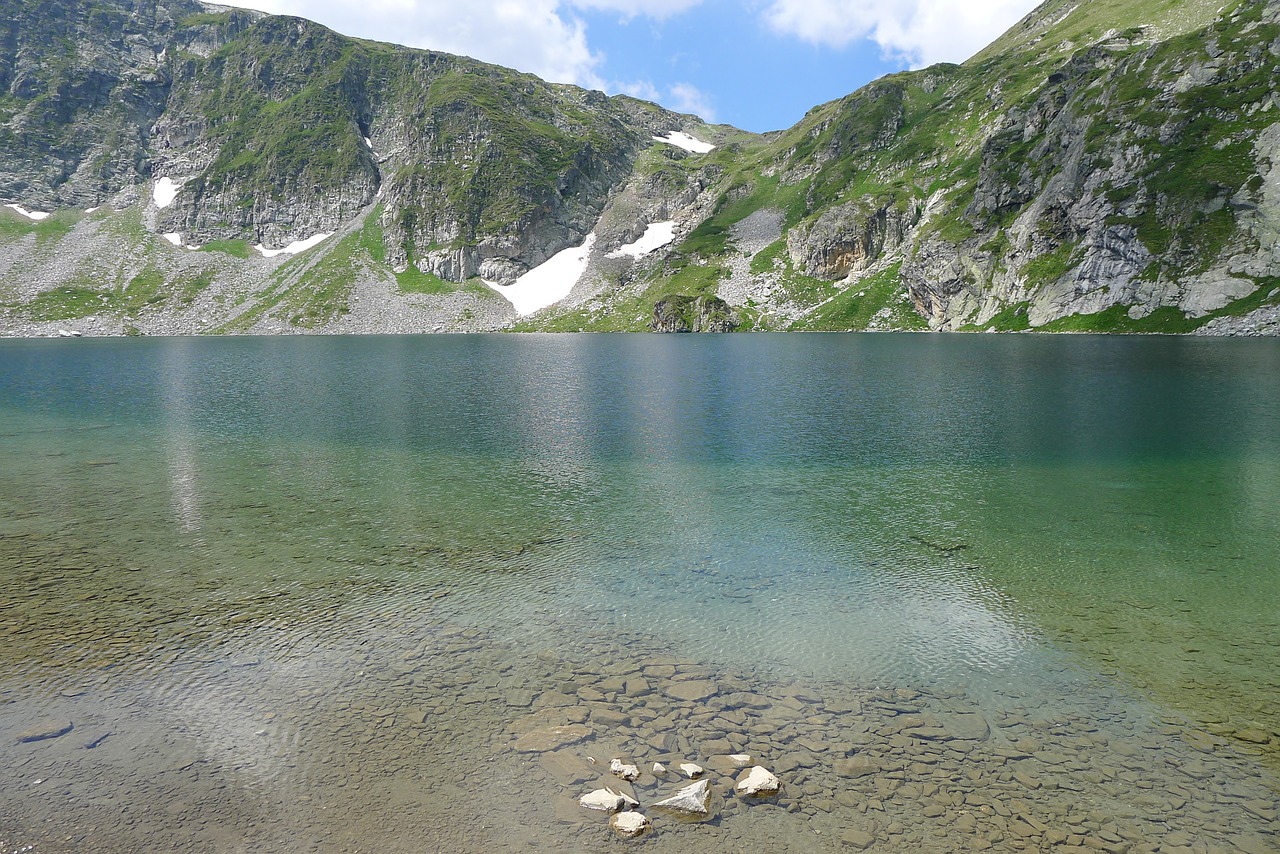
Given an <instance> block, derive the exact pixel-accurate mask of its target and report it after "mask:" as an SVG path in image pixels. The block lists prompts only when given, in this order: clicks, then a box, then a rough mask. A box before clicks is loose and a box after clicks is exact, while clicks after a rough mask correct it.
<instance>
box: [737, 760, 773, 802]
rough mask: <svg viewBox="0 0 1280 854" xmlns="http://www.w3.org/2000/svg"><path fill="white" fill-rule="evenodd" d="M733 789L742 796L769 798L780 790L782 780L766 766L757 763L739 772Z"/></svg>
mask: <svg viewBox="0 0 1280 854" xmlns="http://www.w3.org/2000/svg"><path fill="white" fill-rule="evenodd" d="M733 789H734V791H735V792H737V793H738V794H739V795H740V796H741V797H744V798H771V797H773V796H774V795H776V794H778V792H780V791H782V781H781V780H779V779H778V778H777V777H775V776H774V775H773V773H772V772H770V771H769V770H768V769H767V768H764V767H763V766H760V765H757V766H755V767H754V768H752V769H751V770H750V771H744V772H743V773H742V774H740V775H739V776H738V781H737V783H736V784H735V785H734V787H733Z"/></svg>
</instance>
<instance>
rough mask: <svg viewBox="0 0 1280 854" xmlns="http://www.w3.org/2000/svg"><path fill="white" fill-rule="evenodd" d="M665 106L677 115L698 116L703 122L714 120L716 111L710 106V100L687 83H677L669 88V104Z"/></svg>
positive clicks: (699, 90)
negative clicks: (688, 114) (690, 114)
mask: <svg viewBox="0 0 1280 854" xmlns="http://www.w3.org/2000/svg"><path fill="white" fill-rule="evenodd" d="M667 106H669V107H670V108H671V109H673V110H675V111H676V112H679V113H693V114H694V115H695V116H700V117H701V118H702V119H703V121H708V122H714V121H715V120H716V111H715V108H714V107H712V106H711V99H710V98H709V97H707V94H706V93H705V92H703V91H702V90H701V89H699V88H698V87H696V86H693V85H691V84H689V83H677V84H675V85H674V86H672V87H671V98H670V103H668V104H667Z"/></svg>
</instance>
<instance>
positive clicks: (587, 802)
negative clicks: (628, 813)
mask: <svg viewBox="0 0 1280 854" xmlns="http://www.w3.org/2000/svg"><path fill="white" fill-rule="evenodd" d="M578 805H579V806H582V807H585V808H586V809H589V810H596V811H597V812H608V813H615V812H619V811H621V810H622V808H623V807H625V806H626V805H627V799H626V798H625V797H623V796H622V794H621V793H620V792H614V791H611V790H609V789H596V790H595V791H594V792H588V793H587V794H585V795H583V796H582V797H580V798H578Z"/></svg>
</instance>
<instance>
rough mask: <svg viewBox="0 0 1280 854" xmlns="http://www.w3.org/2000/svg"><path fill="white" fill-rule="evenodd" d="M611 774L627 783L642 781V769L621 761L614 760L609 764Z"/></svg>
mask: <svg viewBox="0 0 1280 854" xmlns="http://www.w3.org/2000/svg"><path fill="white" fill-rule="evenodd" d="M609 772H610V773H611V774H613V775H614V776H615V777H621V778H622V779H624V780H626V781H627V782H634V781H635V780H638V779H640V768H639V767H638V766H636V765H632V764H630V763H628V762H623V761H622V760H621V759H614V760H612V761H610V762H609Z"/></svg>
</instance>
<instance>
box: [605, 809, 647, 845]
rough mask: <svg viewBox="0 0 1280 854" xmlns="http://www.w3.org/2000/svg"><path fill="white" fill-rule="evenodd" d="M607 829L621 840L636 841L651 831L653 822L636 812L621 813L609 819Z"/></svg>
mask: <svg viewBox="0 0 1280 854" xmlns="http://www.w3.org/2000/svg"><path fill="white" fill-rule="evenodd" d="M609 827H611V828H613V832H614V833H616V834H618V835H619V836H621V837H622V838H623V839H637V838H639V837H641V836H644V835H645V834H646V833H648V832H649V831H650V830H652V829H653V822H651V821H649V819H648V818H647V817H646V816H644V815H642V814H640V813H638V812H623V813H618V814H617V815H615V816H613V818H611V819H609Z"/></svg>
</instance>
